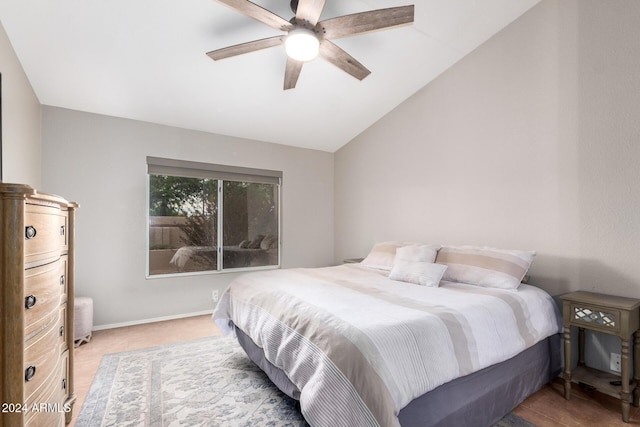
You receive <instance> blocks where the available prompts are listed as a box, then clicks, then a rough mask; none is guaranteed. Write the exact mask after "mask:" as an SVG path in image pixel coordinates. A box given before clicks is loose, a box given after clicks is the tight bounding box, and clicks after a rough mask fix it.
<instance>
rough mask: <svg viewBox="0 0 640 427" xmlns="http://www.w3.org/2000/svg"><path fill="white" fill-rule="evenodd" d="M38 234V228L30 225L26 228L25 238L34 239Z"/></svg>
mask: <svg viewBox="0 0 640 427" xmlns="http://www.w3.org/2000/svg"><path fill="white" fill-rule="evenodd" d="M37 233H38V231H37V230H36V228H35V227H34V226H32V225H28V226H26V227H25V229H24V237H25V238H26V239H27V240H29V239H33V238H34V237H36V234H37Z"/></svg>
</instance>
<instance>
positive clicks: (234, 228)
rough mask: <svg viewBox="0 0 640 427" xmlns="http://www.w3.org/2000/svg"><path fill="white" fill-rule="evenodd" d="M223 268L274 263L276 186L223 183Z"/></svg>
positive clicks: (276, 219) (275, 252) (276, 245)
mask: <svg viewBox="0 0 640 427" xmlns="http://www.w3.org/2000/svg"><path fill="white" fill-rule="evenodd" d="M222 199H223V202H222V203H223V209H222V212H223V230H224V231H223V268H224V269H228V268H246V267H261V266H277V265H279V259H278V236H279V234H278V186H277V185H274V184H256V183H250V182H236V181H224V182H223V197H222Z"/></svg>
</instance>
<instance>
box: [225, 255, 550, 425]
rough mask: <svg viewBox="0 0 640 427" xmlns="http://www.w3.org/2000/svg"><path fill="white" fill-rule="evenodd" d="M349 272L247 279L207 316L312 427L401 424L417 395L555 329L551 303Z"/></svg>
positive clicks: (533, 293) (527, 289)
mask: <svg viewBox="0 0 640 427" xmlns="http://www.w3.org/2000/svg"><path fill="white" fill-rule="evenodd" d="M387 274H388V273H386V272H384V271H380V270H373V269H368V268H365V267H361V266H359V265H357V264H350V265H343V266H338V267H328V268H320V269H292V270H275V271H268V272H257V273H251V274H246V275H243V276H241V277H239V278H238V279H236V280H235V281H234V282H233V283H232V284H231V285H230V287H229V289H227V291H225V293H224V294H223V295H222V298H221V300H220V303H219V304H218V307H217V308H216V311H215V313H214V315H213V318H214V320H215V321H216V323H217V324H218V325H219V326H220V328H221V329H222V330H223V332H225V333H228V332H230V331H231V330H232V323H231V322H233V324H235V325H236V326H237V327H239V328H240V329H241V330H242V331H244V332H245V333H246V334H247V335H248V336H249V337H251V339H252V340H253V341H254V342H255V343H256V344H257V345H258V346H259V347H261V348H262V349H263V350H264V353H265V356H266V358H267V360H269V361H270V362H271V363H273V364H274V365H275V366H277V367H278V368H280V369H282V370H283V371H284V372H285V373H286V374H287V376H288V377H289V379H290V380H291V382H292V383H293V384H295V385H296V386H297V387H298V389H299V390H300V406H301V409H302V413H303V415H304V417H305V419H306V420H307V421H308V422H309V423H310V424H311V425H312V426H327V427H334V426H345V427H354V426H399V422H398V419H397V415H398V412H399V411H400V409H402V408H403V407H404V406H405V405H407V404H408V403H409V402H410V401H411V400H413V399H415V398H416V397H418V396H420V395H422V394H424V393H426V392H428V391H430V390H432V389H434V388H436V387H438V386H439V385H441V384H444V383H446V382H448V381H451V380H453V379H455V378H458V377H461V376H464V375H468V374H470V373H472V372H475V371H478V370H480V369H483V368H485V367H487V366H490V365H493V364H495V363H499V362H502V361H505V360H507V359H509V358H511V357H513V356H515V355H516V354H518V353H520V352H521V351H523V350H525V349H526V348H528V347H530V346H532V345H534V344H535V343H537V342H539V341H541V340H542V339H544V338H546V337H548V336H550V335H553V334H556V333H558V332H560V331H561V321H560V318H559V314H558V310H557V308H556V305H555V303H554V302H553V300H552V298H551V297H550V296H549V295H548V294H547V293H545V292H544V291H542V290H540V289H538V288H535V287H533V286H527V285H522V286H521V287H520V288H519V289H518V291H505V290H499V289H490V288H481V287H478V286H471V285H464V284H459V283H450V282H442V283H441V286H440V287H439V288H428V287H423V286H418V285H414V284H409V283H404V282H397V281H393V280H390V279H388V277H387Z"/></svg>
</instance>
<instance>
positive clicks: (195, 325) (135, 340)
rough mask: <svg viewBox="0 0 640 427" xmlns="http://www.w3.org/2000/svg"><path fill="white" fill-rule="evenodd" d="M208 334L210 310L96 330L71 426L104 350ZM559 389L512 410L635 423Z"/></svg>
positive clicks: (542, 422)
mask: <svg viewBox="0 0 640 427" xmlns="http://www.w3.org/2000/svg"><path fill="white" fill-rule="evenodd" d="M212 335H220V331H219V329H218V328H217V327H216V326H215V324H214V323H213V322H212V321H211V316H209V315H204V316H196V317H188V318H184V319H176V320H169V321H165V322H157V323H147V324H143V325H136V326H127V327H122V328H116V329H108V330H102V331H95V332H94V333H93V338H92V340H91V342H90V343H88V344H83V345H81V346H80V347H78V348H76V349H75V393H76V396H77V398H78V399H77V401H76V404H75V406H74V410H73V415H74V417H73V419H72V422H71V424H70V427H73V426H74V424H75V420H76V417H77V416H78V414H79V413H80V408H81V407H82V403H83V402H84V399H85V396H86V395H87V393H88V392H89V388H90V387H91V382H92V381H93V377H94V376H95V374H96V371H97V370H98V366H99V365H100V361H101V359H102V356H103V355H104V354H108V353H117V352H120V351H129V350H136V349H139V348H144V347H151V346H155V345H161V344H168V343H172V342H179V341H188V340H191V339H196V338H202V337H206V336H212ZM562 389H563V386H562V382H561V381H560V380H557V381H554V382H553V383H551V384H550V385H548V386H546V387H544V388H543V389H542V390H540V391H539V392H537V393H536V394H534V395H532V396H530V397H529V398H528V399H527V400H525V401H524V402H523V403H522V404H521V405H520V406H518V407H517V408H516V409H515V410H514V412H515V413H516V414H517V415H519V416H520V417H522V418H524V419H526V420H528V421H529V422H531V423H533V424H535V425H536V426H538V427H551V426H584V427H606V426H611V427H614V426H633V425H640V409H638V408H635V407H631V422H630V423H629V424H627V423H623V422H622V418H621V416H620V401H619V400H617V399H614V398H611V397H609V396H605V395H603V394H601V393H598V392H588V391H585V390H581V389H580V388H579V387H577V386H574V387H573V394H572V398H571V400H570V401H566V400H565V399H564V398H563V397H562Z"/></svg>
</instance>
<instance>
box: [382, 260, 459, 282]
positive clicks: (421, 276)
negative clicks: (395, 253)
mask: <svg viewBox="0 0 640 427" xmlns="http://www.w3.org/2000/svg"><path fill="white" fill-rule="evenodd" d="M446 269H447V266H446V265H442V264H434V263H433V262H427V261H411V260H408V259H402V258H396V262H395V264H394V265H393V269H392V270H391V273H390V274H389V279H391V280H399V281H401V282H408V283H415V284H416V285H422V286H428V287H431V288H437V287H438V286H440V280H441V279H442V275H443V274H444V272H445V270H446Z"/></svg>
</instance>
